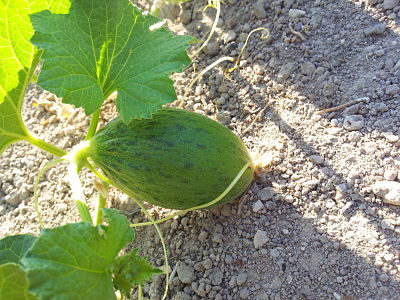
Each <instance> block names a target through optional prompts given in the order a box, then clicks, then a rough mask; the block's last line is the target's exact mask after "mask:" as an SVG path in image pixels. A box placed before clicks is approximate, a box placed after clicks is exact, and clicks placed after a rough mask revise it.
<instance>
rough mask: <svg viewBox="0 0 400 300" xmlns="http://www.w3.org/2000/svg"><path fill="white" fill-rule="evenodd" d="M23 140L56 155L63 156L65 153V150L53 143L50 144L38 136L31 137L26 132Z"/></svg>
mask: <svg viewBox="0 0 400 300" xmlns="http://www.w3.org/2000/svg"><path fill="white" fill-rule="evenodd" d="M25 140H26V141H27V142H29V143H31V144H32V145H35V146H36V147H39V148H40V149H42V150H44V151H46V152H48V153H51V154H53V155H55V156H57V157H63V156H64V155H66V154H67V151H65V150H63V149H61V148H58V147H57V146H55V145H52V144H50V143H47V142H45V141H43V140H41V139H39V138H36V137H33V136H32V135H30V134H29V133H28V134H27V136H26V137H25Z"/></svg>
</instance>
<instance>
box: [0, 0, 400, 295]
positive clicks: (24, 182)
mask: <svg viewBox="0 0 400 300" xmlns="http://www.w3.org/2000/svg"><path fill="white" fill-rule="evenodd" d="M224 2H225V4H223V5H222V6H221V18H222V20H221V21H220V22H219V25H218V26H217V30H216V34H215V36H214V37H213V38H212V40H211V44H209V45H208V46H207V47H206V49H205V50H204V51H203V52H202V53H201V54H200V55H199V56H198V57H197V58H196V59H195V67H196V72H200V70H203V69H204V68H205V67H207V66H208V65H210V64H211V63H213V62H214V61H215V60H216V59H217V58H219V57H221V56H231V57H233V58H235V59H236V58H237V56H238V54H239V52H240V50H241V47H242V46H243V44H244V41H245V39H246V37H247V35H248V33H249V32H250V31H251V30H253V29H255V28H259V27H266V28H268V29H269V31H270V36H269V37H268V38H266V39H260V36H261V32H255V33H254V34H253V35H252V36H251V37H250V38H249V42H248V45H247V48H246V50H245V51H244V52H243V55H242V57H241V59H240V62H239V67H238V68H237V69H236V70H235V71H234V72H231V73H225V72H224V67H225V66H228V67H230V66H232V65H231V64H228V63H223V64H221V65H219V66H217V67H216V68H215V69H213V70H212V71H210V72H208V73H207V74H205V75H204V76H203V78H202V79H201V80H200V81H199V82H198V83H196V84H195V85H194V87H193V91H192V92H190V93H189V95H188V96H187V99H186V102H185V108H186V109H188V110H196V111H198V112H201V113H202V114H205V115H208V116H210V117H211V118H213V119H216V120H218V121H219V122H221V123H223V124H224V125H226V126H227V127H228V128H229V129H231V130H232V131H233V132H235V133H236V134H237V135H238V136H239V137H240V138H241V139H242V140H243V142H244V143H245V144H246V146H247V148H248V149H249V150H251V151H253V152H258V153H260V154H265V157H266V161H267V162H268V166H267V167H266V168H265V171H266V172H265V173H262V174H259V175H258V176H257V178H256V180H255V181H254V182H253V183H252V184H251V186H250V187H249V189H248V190H247V191H246V192H245V193H244V194H243V195H241V196H240V197H238V199H237V200H235V201H232V202H230V203H228V204H226V205H224V206H223V207H215V208H213V209H210V210H201V211H196V212H191V213H187V214H186V215H185V216H180V217H175V218H174V219H173V220H169V221H167V222H165V223H163V224H160V229H161V231H162V233H163V236H164V238H165V240H166V244H167V249H168V256H169V263H170V265H171V266H173V267H172V268H173V269H175V270H176V271H175V272H176V274H175V275H174V278H173V280H172V282H171V283H170V291H169V294H168V297H167V299H168V300H169V299H183V300H186V299H196V300H200V299H216V300H236V299H341V300H344V299H363V300H364V299H365V300H375V299H390V300H392V299H394V300H396V299H399V296H398V295H400V285H399V282H400V260H399V254H400V240H399V236H400V222H399V220H400V207H399V206H398V205H397V204H398V201H399V193H400V188H399V185H400V178H399V176H400V175H399V169H400V159H399V157H400V150H399V149H400V139H399V136H400V113H399V110H398V107H400V98H399V97H400V91H399V86H400V79H399V78H400V73H399V72H400V60H399V57H400V50H399V49H400V46H399V45H400V28H399V26H398V24H399V20H400V15H399V14H400V5H399V3H398V1H387V0H384V1H382V0H368V1H355V0H354V1H353V0H350V1H348V0H325V1H322V0H315V1H293V0H283V1H256V0H252V1H235V0H226V1H224ZM139 5H143V6H144V7H150V3H145V2H143V1H139ZM206 5H207V1H203V0H202V1H191V2H187V3H184V4H182V5H172V6H170V8H169V9H170V12H171V13H170V14H169V20H168V26H169V27H170V28H171V29H172V30H173V31H175V32H176V33H178V34H192V35H194V36H195V37H196V38H198V39H203V38H204V37H205V36H206V35H207V33H208V31H209V29H210V27H211V24H212V20H213V18H214V16H215V10H213V9H212V8H208V9H207V10H206V11H205V12H203V11H202V9H203V8H204V7H205V6H206ZM389 7H391V8H389ZM289 24H290V26H291V28H292V29H293V30H290V28H289ZM295 32H297V33H300V35H298V34H296V33H295ZM302 37H303V38H304V39H303V38H302ZM193 47H194V48H196V47H198V45H196V44H195V45H193ZM191 53H193V50H191ZM193 76H194V75H193V68H192V67H190V68H188V69H187V70H186V71H185V72H184V73H182V74H176V75H174V76H173V78H174V79H175V80H176V84H175V86H176V89H177V94H178V95H179V96H182V95H183V94H184V92H185V90H186V87H187V86H188V85H189V84H190V81H191V79H192V78H193ZM361 97H363V98H364V97H367V98H368V99H369V100H368V101H363V102H359V103H358V104H355V105H350V106H348V107H346V108H345V109H340V108H336V109H334V110H333V111H331V112H327V113H325V114H323V115H319V114H316V112H318V111H321V110H324V109H327V108H333V107H337V106H339V105H342V104H347V103H349V101H351V100H352V99H359V98H361ZM46 99H47V100H48V101H50V103H52V105H51V106H50V107H49V106H45V105H33V104H32V103H33V101H37V100H39V101H41V100H46ZM266 105H268V107H267V108H266V109H265V110H263V111H261V110H262V109H263V108H264V107H265V106H266ZM60 107H61V106H60V103H59V99H57V98H55V97H54V96H53V95H51V94H49V93H47V92H44V91H42V90H41V89H39V88H37V87H35V86H32V87H31V88H30V90H29V92H28V93H27V95H26V101H25V104H24V108H23V111H24V119H25V120H26V122H27V126H28V128H29V130H31V131H32V132H33V133H34V134H35V135H36V136H39V137H41V138H43V139H45V140H46V141H49V142H52V143H55V144H56V145H58V146H60V147H64V148H66V149H71V147H72V146H73V145H75V144H77V143H78V142H79V141H80V140H82V139H83V138H84V136H85V132H86V129H87V127H88V124H89V121H90V120H89V118H87V117H86V116H85V115H84V113H83V112H82V111H80V110H76V111H75V112H74V114H75V115H74V116H75V117H74V118H71V119H69V120H65V119H61V118H59V117H58V115H57V109H59V108H60ZM259 113H260V115H259V116H258V117H257V115H258V114H259ZM114 115H115V109H113V108H112V105H111V103H108V104H107V105H106V106H105V110H104V113H103V115H102V119H101V124H104V122H106V121H107V120H110V119H111V118H112V117H113V116H114ZM256 118H258V119H256ZM254 120H256V121H255V122H254V124H253V125H252V126H251V127H250V129H249V130H247V131H245V129H247V128H249V126H250V125H251V124H252V122H253V121H254ZM43 124H46V125H43ZM53 159H54V158H53V157H52V156H51V155H47V154H45V153H43V152H41V151H39V150H37V149H35V148H33V147H31V146H30V145H27V144H26V143H22V142H21V143H17V144H15V145H12V146H11V147H10V149H8V150H7V151H5V153H4V154H3V155H2V157H1V160H0V224H1V231H0V233H1V235H2V236H5V235H8V234H17V233H33V234H37V233H38V232H39V227H38V223H37V217H36V213H35V210H34V205H33V201H32V198H33V183H34V180H35V176H36V175H37V173H38V172H39V170H40V169H41V168H42V167H43V166H44V164H45V163H47V162H49V161H51V160H53ZM65 174H66V168H65V165H63V164H60V165H57V166H55V167H53V168H52V169H51V170H50V171H48V172H47V173H46V174H45V175H44V177H43V178H42V181H41V185H40V191H39V192H40V193H39V196H40V197H39V208H40V210H41V212H42V214H43V216H42V217H43V220H44V221H45V223H46V226H48V227H53V226H58V225H62V224H66V223H68V222H74V221H78V220H79V215H78V213H77V211H76V208H75V206H74V203H73V201H72V200H71V193H70V190H69V183H68V179H67V178H66V176H65ZM81 178H82V181H83V184H84V189H85V193H86V195H87V198H88V199H87V200H88V202H89V203H91V209H94V207H93V204H92V203H95V199H96V197H97V194H96V192H95V191H94V190H93V188H92V181H93V178H94V177H93V176H92V175H91V174H90V173H88V172H84V173H82V176H81ZM109 206H110V207H114V208H118V209H122V210H124V211H127V212H129V213H131V212H132V211H134V210H135V209H136V206H135V204H133V203H132V201H130V200H129V197H128V198H126V197H123V196H122V195H121V193H119V192H118V191H116V190H115V189H112V190H111V193H110V200H109ZM149 212H150V213H151V214H152V215H153V216H154V218H162V217H165V216H167V215H169V214H170V213H171V211H169V210H166V209H160V208H157V207H150V206H149ZM145 220H146V219H145V216H144V214H142V213H137V214H133V215H132V217H131V221H132V222H135V223H137V222H143V221H145ZM135 248H140V254H142V255H146V256H147V257H148V259H149V260H150V261H151V262H152V263H153V264H154V265H155V266H162V265H163V264H164V261H163V254H162V247H161V243H160V240H159V239H158V237H157V234H156V232H155V230H154V228H153V227H152V226H148V227H143V228H139V229H138V230H137V232H136V240H135V242H134V243H133V244H132V245H131V246H130V247H129V249H135ZM129 249H128V250H129ZM164 278H165V277H164V276H156V277H155V278H154V279H153V281H152V282H151V283H149V284H146V285H145V286H144V289H143V290H144V297H145V298H149V299H151V300H161V296H162V294H163V288H164V287H163V285H164V283H165V279H164ZM132 299H134V298H132Z"/></svg>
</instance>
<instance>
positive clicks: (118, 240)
mask: <svg viewBox="0 0 400 300" xmlns="http://www.w3.org/2000/svg"><path fill="white" fill-rule="evenodd" d="M103 213H104V217H105V219H106V220H107V222H108V224H109V225H108V226H97V227H94V226H92V225H91V224H89V223H87V222H80V223H75V224H67V225H64V226H60V227H56V228H52V229H45V230H43V231H42V233H41V235H40V236H39V238H38V239H37V241H36V242H35V243H34V245H33V246H32V248H31V249H30V250H29V251H28V253H27V254H26V256H25V257H24V258H23V259H22V264H23V266H24V267H25V268H26V270H27V271H28V278H29V280H30V291H32V292H33V293H35V294H36V295H38V296H39V297H40V298H41V299H43V300H47V299H52V300H61V299H63V300H65V299H74V300H91V299H93V300H103V299H104V300H111V299H116V298H115V294H114V290H113V285H112V275H111V271H110V266H111V264H112V262H113V261H114V259H115V258H116V256H117V255H118V253H119V252H120V250H121V249H122V248H123V247H124V246H125V245H126V244H127V243H128V242H130V241H131V240H132V239H133V236H134V234H133V231H132V229H131V228H130V226H129V222H128V220H127V219H126V217H124V216H122V215H120V214H118V213H117V212H116V211H114V210H110V209H103Z"/></svg>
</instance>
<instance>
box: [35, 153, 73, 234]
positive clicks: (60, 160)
mask: <svg viewBox="0 0 400 300" xmlns="http://www.w3.org/2000/svg"><path fill="white" fill-rule="evenodd" d="M64 160H65V159H64V158H59V159H56V160H53V161H50V162H48V163H47V164H45V165H44V167H43V168H42V169H41V170H40V171H39V174H38V175H37V176H36V180H35V186H34V188H33V203H34V206H35V211H36V213H37V215H38V220H39V225H40V229H43V228H44V224H43V220H42V215H41V214H40V211H39V201H38V199H39V192H38V191H39V183H40V179H41V178H42V176H43V175H44V174H45V173H46V172H47V171H48V170H49V169H50V168H51V167H53V166H55V165H56V164H58V163H60V162H62V161H64Z"/></svg>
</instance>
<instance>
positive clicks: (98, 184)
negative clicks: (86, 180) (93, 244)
mask: <svg viewBox="0 0 400 300" xmlns="http://www.w3.org/2000/svg"><path fill="white" fill-rule="evenodd" d="M109 186H110V185H109V184H108V183H107V182H104V181H99V180H95V182H94V187H95V189H96V190H97V192H98V193H99V198H98V199H97V206H96V212H95V216H96V222H95V226H97V225H101V223H102V220H103V213H102V210H101V209H102V208H104V207H106V201H107V199H108V190H109Z"/></svg>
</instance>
